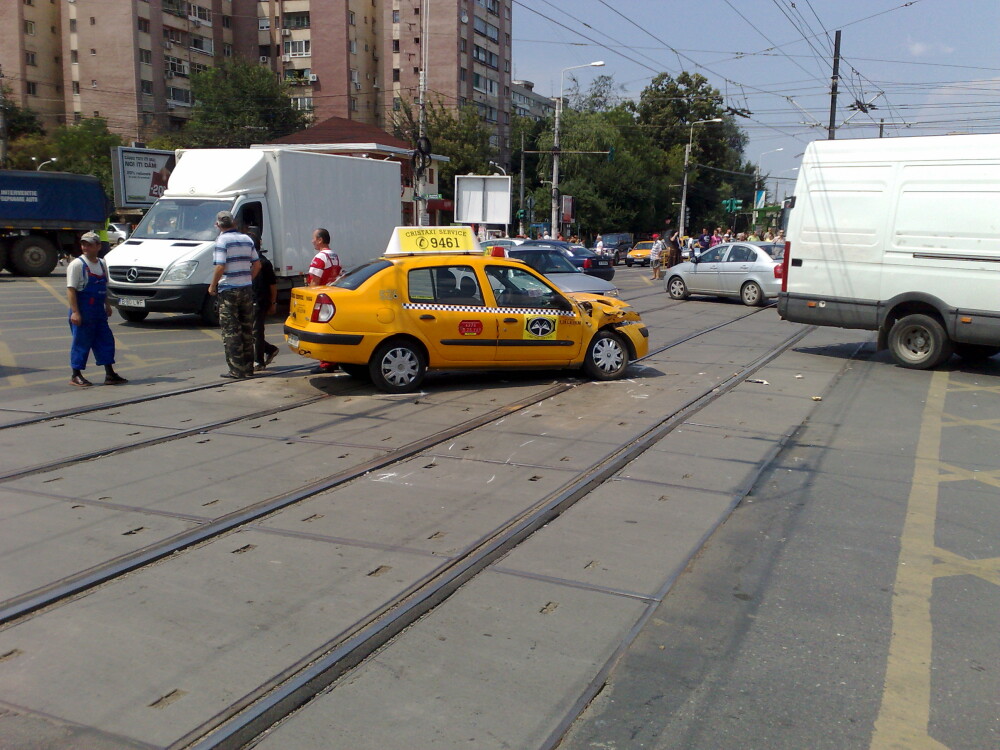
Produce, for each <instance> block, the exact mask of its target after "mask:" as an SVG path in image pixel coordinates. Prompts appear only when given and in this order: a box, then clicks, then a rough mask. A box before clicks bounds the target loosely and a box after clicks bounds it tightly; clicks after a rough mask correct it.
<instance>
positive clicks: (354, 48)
mask: <svg viewBox="0 0 1000 750" xmlns="http://www.w3.org/2000/svg"><path fill="white" fill-rule="evenodd" d="M350 48H351V54H352V55H356V54H358V40H357V39H352V40H351V45H350Z"/></svg>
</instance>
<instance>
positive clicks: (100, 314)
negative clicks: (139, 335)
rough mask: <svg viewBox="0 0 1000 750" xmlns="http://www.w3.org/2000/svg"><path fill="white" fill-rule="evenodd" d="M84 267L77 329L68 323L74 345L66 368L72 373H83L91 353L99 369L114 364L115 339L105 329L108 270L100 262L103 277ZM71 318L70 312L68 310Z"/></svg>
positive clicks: (78, 294)
mask: <svg viewBox="0 0 1000 750" xmlns="http://www.w3.org/2000/svg"><path fill="white" fill-rule="evenodd" d="M80 262H81V263H82V264H83V273H84V275H85V278H86V279H87V285H86V286H85V287H84V288H83V289H82V290H80V289H77V290H76V301H77V307H79V308H80V325H74V324H73V321H70V324H69V329H70V331H71V332H72V334H73V345H72V346H71V347H70V349H69V365H70V367H72V368H73V369H74V370H83V369H84V368H85V367H86V366H87V359H88V358H89V357H90V350H91V349H93V350H94V361H95V362H96V363H97V364H98V365H113V364H114V363H115V337H114V334H112V333H111V326H110V325H108V314H107V311H106V310H105V309H104V304H105V302H106V300H107V298H108V277H107V266H105V265H104V262H103V261H101V262H100V263H101V270H103V271H104V274H102V275H101V276H98V275H96V274H94V273H91V271H90V267H89V266H88V265H87V262H86V261H85V260H83V259H82V258H81V259H80ZM69 314H70V315H72V314H73V311H72V310H70V311H69Z"/></svg>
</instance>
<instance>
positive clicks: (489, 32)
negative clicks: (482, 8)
mask: <svg viewBox="0 0 1000 750" xmlns="http://www.w3.org/2000/svg"><path fill="white" fill-rule="evenodd" d="M472 28H473V30H475V32H476V33H477V34H482V35H483V36H485V37H486V38H487V39H490V40H492V41H494V42H499V41H500V29H498V28H497V27H496V26H494V25H493V24H491V23H487V22H486V19H484V18H480V17H479V16H475V17H474V18H473V19H472Z"/></svg>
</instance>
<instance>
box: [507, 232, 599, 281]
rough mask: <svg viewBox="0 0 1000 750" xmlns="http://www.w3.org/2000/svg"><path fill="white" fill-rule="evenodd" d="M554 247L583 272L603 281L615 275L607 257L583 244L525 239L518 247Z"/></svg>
mask: <svg viewBox="0 0 1000 750" xmlns="http://www.w3.org/2000/svg"><path fill="white" fill-rule="evenodd" d="M542 246H544V247H554V248H556V249H557V250H559V251H560V252H562V254H563V255H565V256H566V257H567V258H569V259H570V261H572V263H573V265H574V266H576V267H577V268H582V269H583V272H584V273H589V274H590V275H591V276H597V277H598V278H600V279H604V280H605V281H611V279H613V278H614V277H615V269H614V266H612V265H611V261H610V260H609V259H607V258H602V257H601V256H599V255H598V254H597V253H595V252H594V251H593V250H588V249H587V248H585V247H584V246H583V245H571V244H570V243H568V242H563V241H561V240H526V241H525V242H522V243H521V244H520V245H519V247H542Z"/></svg>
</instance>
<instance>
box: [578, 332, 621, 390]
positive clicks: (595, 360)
mask: <svg viewBox="0 0 1000 750" xmlns="http://www.w3.org/2000/svg"><path fill="white" fill-rule="evenodd" d="M626 367H628V348H627V347H626V346H625V342H624V341H622V339H621V337H620V336H618V335H616V334H614V333H611V332H610V331H598V332H597V334H596V335H595V336H594V338H593V339H591V341H590V346H588V347H587V356H586V357H585V358H584V360H583V371H584V372H585V373H587V375H589V376H590V377H592V378H593V379H594V380H614V379H615V378H619V377H621V376H622V374H623V373H624V372H625V368H626Z"/></svg>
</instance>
